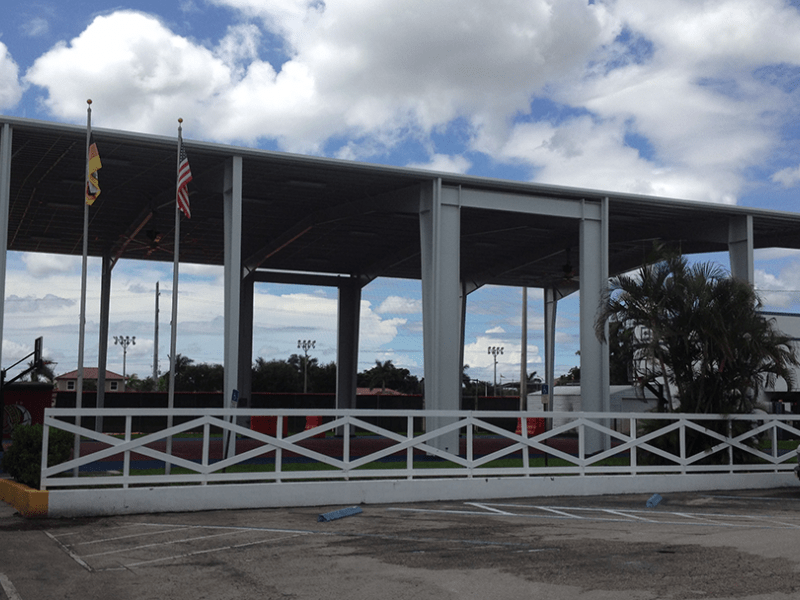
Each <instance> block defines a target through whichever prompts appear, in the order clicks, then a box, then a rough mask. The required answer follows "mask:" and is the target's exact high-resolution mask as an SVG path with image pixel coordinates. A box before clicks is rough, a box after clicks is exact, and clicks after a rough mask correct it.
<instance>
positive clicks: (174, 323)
mask: <svg viewBox="0 0 800 600" xmlns="http://www.w3.org/2000/svg"><path fill="white" fill-rule="evenodd" d="M182 123H183V119H178V161H177V168H176V169H175V173H179V172H180V169H181V144H183V138H182V132H183V127H182V125H181V124H182ZM179 185H180V183H179V182H178V181H176V184H175V243H174V256H173V263H172V320H171V322H170V342H169V400H168V403H167V408H169V410H170V413H169V415H168V416H167V428H170V427H172V409H173V408H174V407H175V356H176V350H175V349H176V340H177V330H178V269H179V264H180V262H179V260H178V259H179V256H180V243H181V211H180V208H179V206H178V198H177V195H178V186H179ZM167 454H168V455H171V454H172V436H171V435H170V436H168V437H167ZM170 467H171V465H170V464H169V463H167V464H166V465H165V468H166V469H165V473H166V474H167V475H169V473H170Z"/></svg>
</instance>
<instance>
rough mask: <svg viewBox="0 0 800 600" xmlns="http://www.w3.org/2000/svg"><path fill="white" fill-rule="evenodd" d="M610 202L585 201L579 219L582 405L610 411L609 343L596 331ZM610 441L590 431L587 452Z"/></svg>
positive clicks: (604, 279) (605, 275) (603, 282)
mask: <svg viewBox="0 0 800 600" xmlns="http://www.w3.org/2000/svg"><path fill="white" fill-rule="evenodd" d="M607 212H608V203H607V201H605V202H602V203H600V204H599V205H598V204H589V203H585V214H584V218H582V219H581V222H580V348H581V409H582V410H584V411H586V412H608V411H609V410H610V406H611V401H610V395H609V392H610V390H609V385H608V344H603V343H601V342H600V340H598V339H597V336H596V335H595V329H594V322H595V318H596V315H597V310H598V308H599V307H600V302H601V300H602V297H603V289H604V288H605V286H606V285H607V283H608V234H607V230H608V218H607ZM608 444H610V440H609V439H608V436H607V435H601V434H600V433H599V432H597V431H595V430H592V431H587V436H586V452H587V453H590V454H591V453H595V452H599V451H600V450H603V449H604V448H606V447H607V446H608Z"/></svg>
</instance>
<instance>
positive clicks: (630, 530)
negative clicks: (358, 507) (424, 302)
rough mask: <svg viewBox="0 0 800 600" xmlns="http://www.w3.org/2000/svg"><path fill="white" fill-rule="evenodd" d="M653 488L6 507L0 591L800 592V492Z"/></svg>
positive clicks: (26, 597) (640, 597) (238, 594)
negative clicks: (350, 511) (80, 514)
mask: <svg viewBox="0 0 800 600" xmlns="http://www.w3.org/2000/svg"><path fill="white" fill-rule="evenodd" d="M647 499H648V498H647V497H644V496H613V497H612V496H604V497H595V498H557V499H548V500H547V501H546V502H545V501H543V500H542V499H541V498H537V499H516V500H512V501H508V500H502V501H481V502H477V501H476V502H460V501H459V502H431V503H418V504H413V505H405V504H397V505H390V506H363V507H362V508H363V513H361V514H358V515H356V516H349V517H345V518H342V519H338V520H335V521H331V522H318V520H317V518H318V515H319V514H320V513H322V512H326V511H328V510H332V509H335V508H341V507H320V508H297V509H292V508H286V509H270V510H250V511H215V512H206V513H164V514H159V515H134V516H124V517H111V518H98V519H74V520H68V519H63V520H44V521H24V520H21V519H19V518H18V517H13V516H11V515H8V514H5V513H3V512H2V511H0V541H1V542H2V543H0V564H1V565H3V567H2V568H0V573H2V575H3V576H4V577H5V578H6V579H5V581H7V582H8V586H0V587H3V590H2V591H0V598H3V595H2V594H5V596H6V597H7V598H9V600H31V599H33V598H42V597H60V598H73V597H74V598H86V599H89V600H91V599H94V598H106V597H112V596H113V597H115V598H118V599H120V600H125V599H126V598H137V599H138V598H164V597H170V598H175V599H177V600H183V599H187V600H188V599H190V598H191V599H192V600H194V599H195V598H209V599H210V598H214V599H217V598H276V599H277V598H323V597H324V598H328V597H331V596H334V597H335V596H346V597H348V598H353V599H355V600H360V599H362V598H374V597H376V596H377V597H382V598H415V599H416V598H423V599H426V598H437V599H440V598H478V597H480V598H483V597H486V596H487V595H492V596H498V595H499V596H501V597H504V598H530V597H532V596H533V595H535V594H546V595H547V597H548V598H554V599H559V598H581V599H592V600H594V599H597V600H600V599H605V598H615V599H616V598H619V599H622V600H626V599H629V600H634V599H635V600H644V599H648V598H675V599H680V598H701V597H702V598H753V599H755V598H759V599H763V598H778V599H782V598H792V597H797V594H798V593H800V580H799V579H798V573H800V560H799V559H798V558H796V557H798V556H800V541H798V538H800V535H798V533H799V532H798V531H797V529H799V528H800V493H799V492H798V491H797V490H794V489H781V490H772V491H770V492H769V493H765V492H763V491H761V492H758V493H755V492H740V493H736V494H730V493H727V494H725V495H712V494H704V495H701V494H676V495H665V498H664V500H663V501H662V502H661V503H660V504H659V505H658V506H656V507H655V508H647V507H646V501H647ZM3 581H4V580H3V577H2V576H0V583H3ZM9 586H10V587H9ZM9 589H10V590H12V593H13V594H16V596H10V595H9V592H8V590H9ZM498 590H501V591H502V592H499V591H498Z"/></svg>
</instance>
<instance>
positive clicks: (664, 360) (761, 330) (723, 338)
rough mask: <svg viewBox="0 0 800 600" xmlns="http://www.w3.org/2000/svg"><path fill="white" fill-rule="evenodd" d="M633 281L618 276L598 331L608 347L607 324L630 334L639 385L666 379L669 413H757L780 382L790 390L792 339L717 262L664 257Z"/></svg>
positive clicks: (746, 287) (600, 315)
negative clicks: (764, 391) (765, 392)
mask: <svg viewBox="0 0 800 600" xmlns="http://www.w3.org/2000/svg"><path fill="white" fill-rule="evenodd" d="M658 257H659V258H660V260H658V262H655V263H653V264H646V265H644V266H642V267H641V269H640V270H639V272H638V273H637V274H636V275H634V276H631V275H619V276H617V277H614V278H612V280H611V281H610V284H609V287H608V290H607V292H606V294H605V297H604V300H603V303H602V305H601V307H600V310H599V312H598V316H597V321H596V323H595V330H596V333H597V335H598V337H599V338H600V339H601V340H603V341H605V339H606V334H605V330H606V327H605V326H606V324H607V323H608V324H614V325H615V327H610V328H609V330H610V331H613V332H615V333H616V334H617V335H622V334H624V335H627V336H628V339H629V342H628V343H630V345H631V346H632V349H633V352H634V356H635V357H636V360H635V361H634V363H635V365H637V366H638V372H637V373H636V375H637V379H638V383H639V384H640V385H649V384H651V383H653V382H654V381H659V382H661V383H662V385H663V389H664V391H665V398H664V399H663V402H662V409H666V410H672V409H673V407H674V403H673V398H672V396H671V391H670V390H671V389H674V390H675V391H676V394H677V400H678V402H679V403H680V409H681V411H682V412H697V413H722V414H729V413H736V412H751V411H752V409H753V408H754V406H755V402H756V400H757V396H758V392H759V390H760V389H761V388H762V387H763V386H764V385H771V384H772V383H773V382H774V380H775V379H776V378H782V379H784V380H785V381H786V382H787V384H788V386H789V387H790V388H791V387H792V385H793V384H794V374H793V368H794V367H797V366H798V365H800V362H799V361H798V358H797V356H796V354H795V351H794V349H793V348H792V346H791V340H790V338H789V337H787V336H785V335H783V334H782V333H780V332H779V331H777V330H776V329H775V327H774V323H773V322H772V321H770V320H769V319H767V318H766V317H764V315H763V314H761V313H760V312H759V310H758V307H759V306H760V302H759V299H758V296H757V294H756V293H755V291H754V290H753V288H752V287H751V286H750V285H749V284H748V283H747V282H745V281H742V280H740V279H735V278H731V277H729V276H728V274H727V273H726V272H725V270H724V269H722V268H721V267H719V266H717V265H713V264H711V263H698V264H694V265H689V264H688V261H687V260H686V258H685V257H683V256H680V255H677V254H674V253H669V252H664V251H663V250H662V251H661V253H660V254H659V255H658Z"/></svg>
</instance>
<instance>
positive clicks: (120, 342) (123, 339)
mask: <svg viewBox="0 0 800 600" xmlns="http://www.w3.org/2000/svg"><path fill="white" fill-rule="evenodd" d="M114 345H115V346H122V391H123V392H124V391H125V386H126V384H127V379H126V372H125V369H126V367H127V362H128V346H129V345H134V346H135V345H136V336H133V337H130V336H127V335H115V336H114Z"/></svg>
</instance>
